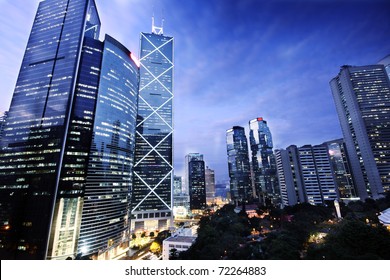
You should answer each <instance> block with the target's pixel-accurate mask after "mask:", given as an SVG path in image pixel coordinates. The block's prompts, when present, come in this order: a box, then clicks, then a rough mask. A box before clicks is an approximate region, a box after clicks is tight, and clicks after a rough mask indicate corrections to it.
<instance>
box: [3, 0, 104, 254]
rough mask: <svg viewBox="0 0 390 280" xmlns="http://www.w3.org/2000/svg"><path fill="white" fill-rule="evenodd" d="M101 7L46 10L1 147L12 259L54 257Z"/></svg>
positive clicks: (77, 4)
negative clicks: (63, 184)
mask: <svg viewBox="0 0 390 280" xmlns="http://www.w3.org/2000/svg"><path fill="white" fill-rule="evenodd" d="M94 7H95V4H94V1H92V0H91V1H86V0H50V1H49V0H47V1H42V2H41V3H40V4H39V7H38V11H37V14H36V17H35V20H34V24H33V27H32V30H31V34H30V38H29V40H28V43H27V47H26V51H25V55H24V58H23V61H22V66H21V69H20V73H19V77H18V79H17V83H16V87H15V91H14V95H13V98H12V102H11V106H10V110H9V117H8V119H7V122H6V124H5V127H4V133H3V137H2V141H1V147H2V150H1V155H0V177H1V180H0V193H1V194H0V197H1V198H0V203H1V217H0V219H1V223H2V225H4V226H5V227H6V228H7V230H6V231H2V232H1V242H2V244H3V248H2V249H1V250H0V251H1V254H3V253H4V254H5V258H23V259H43V258H45V257H46V255H47V245H48V238H49V232H50V229H51V225H52V217H53V214H54V213H53V209H54V205H55V203H56V200H57V191H58V189H59V181H60V179H59V178H60V172H61V166H62V161H63V154H64V147H65V140H66V139H67V132H68V126H69V122H70V112H71V108H72V104H73V98H74V90H75V85H76V78H77V69H78V65H79V61H80V54H81V48H82V41H83V38H84V32H85V30H86V27H87V26H88V24H90V25H94V26H99V22H98V17H94V16H88V14H90V13H93V12H94V10H95V9H94ZM96 32H98V28H95V31H91V32H89V36H94V35H95V34H96Z"/></svg>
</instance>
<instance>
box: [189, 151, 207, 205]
mask: <svg viewBox="0 0 390 280" xmlns="http://www.w3.org/2000/svg"><path fill="white" fill-rule="evenodd" d="M188 160H189V161H188V189H189V196H190V209H191V210H202V209H205V208H206V178H205V164H204V160H203V155H201V154H198V153H193V154H189V155H188Z"/></svg>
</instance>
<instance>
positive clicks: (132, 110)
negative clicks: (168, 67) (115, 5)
mask: <svg viewBox="0 0 390 280" xmlns="http://www.w3.org/2000/svg"><path fill="white" fill-rule="evenodd" d="M99 31H100V19H99V16H98V13H97V10H96V5H95V2H94V1H93V0H67V1H65V0H46V1H42V2H41V3H40V4H39V7H38V11H37V15H36V18H35V20H34V24H33V27H32V31H31V35H30V38H29V41H28V44H27V48H26V52H25V56H24V59H23V62H22V66H21V70H20V73H19V77H18V80H17V84H16V87H15V92H14V95H13V99H12V103H11V106H10V110H9V117H8V118H7V121H6V123H5V126H4V133H3V138H2V141H1V154H0V204H1V205H0V207H1V212H0V213H1V214H0V218H1V223H2V230H1V245H2V246H1V248H0V254H1V257H2V259H65V258H68V257H70V258H74V257H75V256H76V255H77V253H81V254H83V255H92V254H95V255H97V254H99V253H102V254H103V253H106V252H109V253H108V254H110V253H116V252H112V251H110V249H115V250H116V248H118V247H120V246H121V245H122V243H123V241H124V240H126V238H127V235H126V234H127V233H128V231H127V229H128V223H129V221H128V217H129V213H128V212H129V206H130V189H131V182H132V178H131V168H132V164H133V155H134V138H135V124H136V110H137V98H138V67H137V65H136V63H135V62H134V61H133V60H132V59H131V53H130V52H129V51H128V50H127V49H126V48H124V47H123V46H122V45H121V44H119V43H118V42H117V41H115V40H114V39H113V38H111V37H109V36H106V40H105V42H104V43H102V42H100V41H98V40H97V39H98V36H99ZM103 228H104V229H103Z"/></svg>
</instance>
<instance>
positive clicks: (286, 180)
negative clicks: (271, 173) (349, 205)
mask: <svg viewBox="0 0 390 280" xmlns="http://www.w3.org/2000/svg"><path fill="white" fill-rule="evenodd" d="M276 163H277V168H278V177H279V185H280V190H281V197H282V203H283V205H284V206H287V205H294V204H297V203H303V202H308V203H310V204H313V205H321V204H323V203H325V202H326V201H334V200H335V199H337V198H338V192H337V188H336V184H335V181H334V176H333V172H332V167H331V162H330V159H329V155H328V148H327V146H326V145H315V146H312V145H304V146H302V147H299V148H297V147H296V146H294V145H292V146H289V147H288V148H287V149H286V150H277V151H276Z"/></svg>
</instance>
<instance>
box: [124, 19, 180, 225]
mask: <svg viewBox="0 0 390 280" xmlns="http://www.w3.org/2000/svg"><path fill="white" fill-rule="evenodd" d="M140 48H141V49H140V52H141V54H140V64H141V67H140V86H139V103H138V118H137V132H136V152H135V165H134V178H133V182H134V186H133V191H132V219H131V228H132V231H138V230H163V229H168V228H169V227H170V226H171V225H172V222H173V220H172V207H173V203H172V185H173V155H172V153H173V149H172V143H173V142H172V137H173V121H172V101H173V67H174V65H173V38H172V37H169V36H165V35H163V29H162V27H161V28H160V27H156V26H154V21H153V29H152V33H141V46H140Z"/></svg>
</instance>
